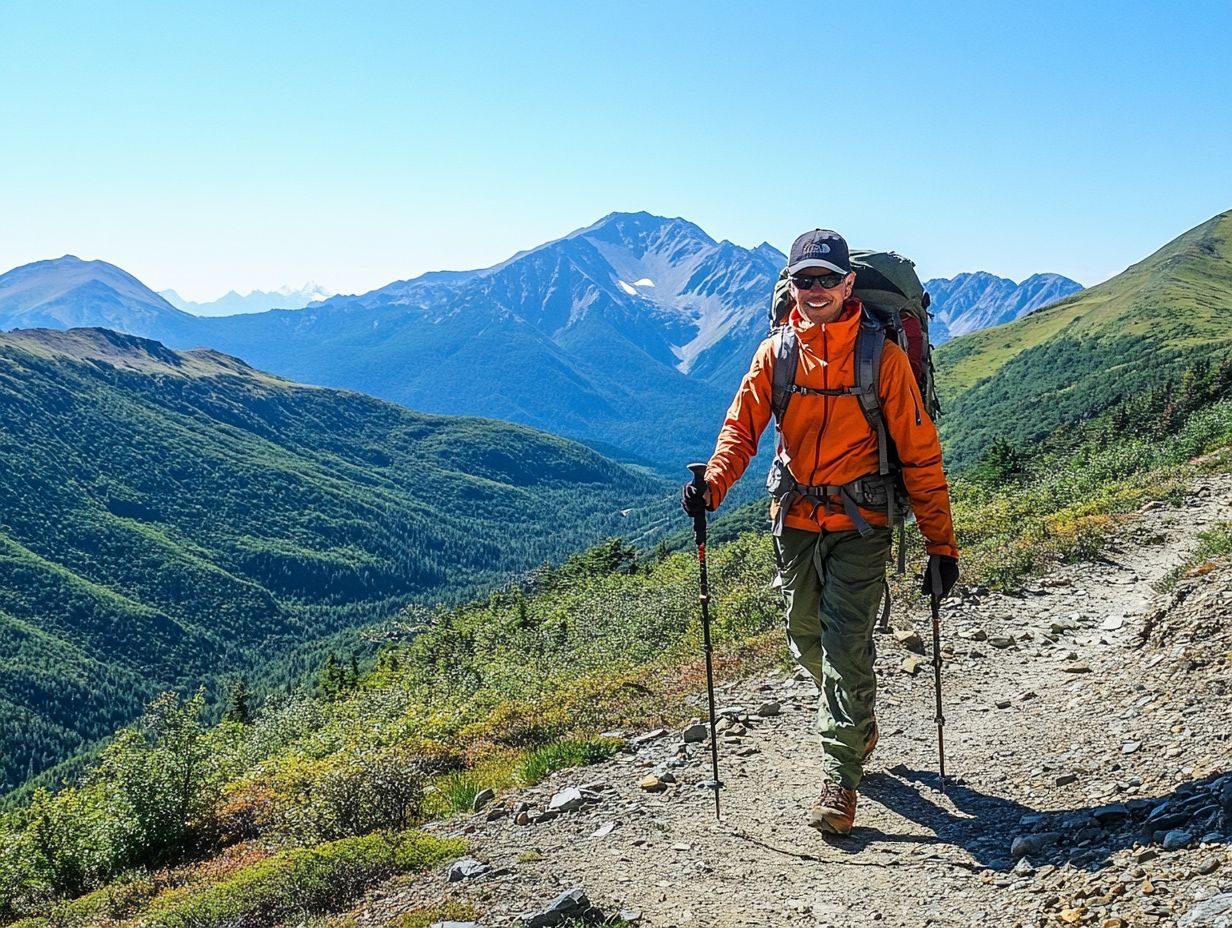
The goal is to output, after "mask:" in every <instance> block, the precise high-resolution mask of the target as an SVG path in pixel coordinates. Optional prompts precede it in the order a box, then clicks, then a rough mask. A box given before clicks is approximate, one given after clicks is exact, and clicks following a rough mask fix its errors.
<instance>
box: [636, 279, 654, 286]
mask: <svg viewBox="0 0 1232 928" xmlns="http://www.w3.org/2000/svg"><path fill="white" fill-rule="evenodd" d="M633 286H635V287H653V286H654V281H653V280H651V279H650V278H649V277H643V278H642V279H641V280H635V281H633Z"/></svg>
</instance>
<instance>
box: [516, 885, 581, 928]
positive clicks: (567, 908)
mask: <svg viewBox="0 0 1232 928" xmlns="http://www.w3.org/2000/svg"><path fill="white" fill-rule="evenodd" d="M589 909H590V900H589V899H588V898H587V897H586V891H585V890H584V889H570V890H567V891H565V892H563V893H561V894H560V895H559V896H557V897H556V898H555V899H553V900H552V901H551V902H550V903H549V904H548V906H547V908H545V909H543V910H541V911H539V912H536V913H534V914H533V915H525V916H523V917H522V924H523V926H525V928H554V926H556V925H559V924H561V923H562V922H564V921H566V920H567V919H571V918H575V917H578V916H580V915H582V914H583V913H584V912H586V911H587V910H589Z"/></svg>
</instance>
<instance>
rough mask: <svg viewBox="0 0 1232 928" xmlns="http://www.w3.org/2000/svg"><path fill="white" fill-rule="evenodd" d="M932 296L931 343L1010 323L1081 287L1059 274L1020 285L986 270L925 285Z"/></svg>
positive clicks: (930, 309)
mask: <svg viewBox="0 0 1232 928" xmlns="http://www.w3.org/2000/svg"><path fill="white" fill-rule="evenodd" d="M924 289H925V290H927V291H928V293H929V295H930V296H931V297H932V305H931V306H930V307H929V311H930V312H931V313H932V314H933V316H934V319H935V322H934V324H933V327H932V328H931V329H930V332H931V334H932V340H933V344H935V345H940V344H942V343H944V342H946V341H949V339H951V338H954V337H957V336H959V335H966V334H967V333H969V332H976V331H978V330H980V329H987V328H989V327H990V326H994V325H1000V324H1001V323H1003V322H1012V321H1013V320H1015V319H1019V318H1021V317H1022V316H1025V315H1026V314H1027V313H1030V312H1033V311H1035V310H1037V309H1039V308H1040V307H1042V306H1047V305H1048V304H1049V303H1055V302H1056V301H1057V300H1059V299H1062V298H1063V297H1067V296H1069V295H1070V294H1072V293H1076V292H1077V291H1079V290H1081V289H1082V284H1080V283H1078V282H1077V281H1073V280H1070V279H1069V278H1068V277H1062V276H1061V275H1060V274H1033V275H1032V276H1030V277H1028V278H1027V279H1026V280H1024V281H1023V282H1022V283H1020V284H1016V283H1014V281H1012V280H1009V279H1007V278H1005V277H997V276H996V275H994V274H989V273H987V272H986V271H977V272H976V273H974V274H959V275H958V276H957V277H955V278H953V279H952V280H947V279H945V278H934V279H932V280H927V281H925V282H924Z"/></svg>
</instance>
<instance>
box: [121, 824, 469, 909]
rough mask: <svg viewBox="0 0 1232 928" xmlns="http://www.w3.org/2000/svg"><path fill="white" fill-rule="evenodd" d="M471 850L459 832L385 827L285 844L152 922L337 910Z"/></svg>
mask: <svg viewBox="0 0 1232 928" xmlns="http://www.w3.org/2000/svg"><path fill="white" fill-rule="evenodd" d="M465 850H466V844H465V842H463V841H459V840H456V839H455V840H446V839H441V838H434V837H432V836H430V835H425V834H421V833H418V832H409V833H405V834H401V835H396V834H390V833H387V832H380V833H376V834H371V835H366V836H364V837H362V838H344V839H342V840H339V841H334V842H331V843H329V844H323V845H320V846H319V847H315V848H297V849H294V850H291V851H285V852H283V853H281V854H278V855H276V856H274V857H271V858H269V859H268V860H263V861H261V862H260V863H258V864H253V865H252V866H249V867H246V868H245V869H243V870H241V871H240V872H238V873H236V874H235V875H233V876H231V877H229V878H227V879H225V880H223V881H222V882H220V883H217V884H215V885H213V886H211V887H209V888H208V889H204V890H201V891H199V892H195V893H192V894H190V895H187V896H184V897H179V898H175V899H169V900H167V901H166V902H165V903H164V904H158V903H156V904H155V905H154V906H153V907H152V908H151V909H150V911H149V912H148V913H147V915H146V916H145V917H144V918H143V919H142V922H143V924H144V925H146V926H147V928H222V926H225V925H244V926H245V928H261V926H266V925H275V924H278V923H279V922H282V921H285V920H289V919H293V918H302V917H304V916H308V915H312V914H318V913H320V912H328V911H336V910H337V909H339V908H341V907H343V906H346V905H349V904H350V903H351V902H353V901H354V900H355V899H358V898H359V897H360V896H361V895H362V894H363V893H364V891H365V890H366V889H368V887H370V886H372V885H373V884H374V883H377V882H379V881H381V880H384V879H387V878H388V877H390V876H393V875H394V874H396V873H408V872H411V871H416V870H423V869H425V868H427V867H430V866H433V865H435V864H437V863H441V862H443V861H445V860H449V859H451V858H453V857H456V856H458V855H459V854H461V853H463V852H464V851H465Z"/></svg>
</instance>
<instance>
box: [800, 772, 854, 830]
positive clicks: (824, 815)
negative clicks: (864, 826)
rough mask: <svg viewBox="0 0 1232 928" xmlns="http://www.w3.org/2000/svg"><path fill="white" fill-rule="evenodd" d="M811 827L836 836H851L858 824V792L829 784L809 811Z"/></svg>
mask: <svg viewBox="0 0 1232 928" xmlns="http://www.w3.org/2000/svg"><path fill="white" fill-rule="evenodd" d="M808 823H809V827H810V828H816V829H817V830H818V831H828V832H830V833H832V834H836V835H849V834H851V829H852V826H854V825H855V823H856V792H855V790H853V789H844V788H843V787H841V786H839V785H838V784H837V783H827V784H826V786H825V789H823V790H822V791H821V795H820V796H818V797H817V801H816V802H814V803H813V806H812V808H811V809H809V822H808Z"/></svg>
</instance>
